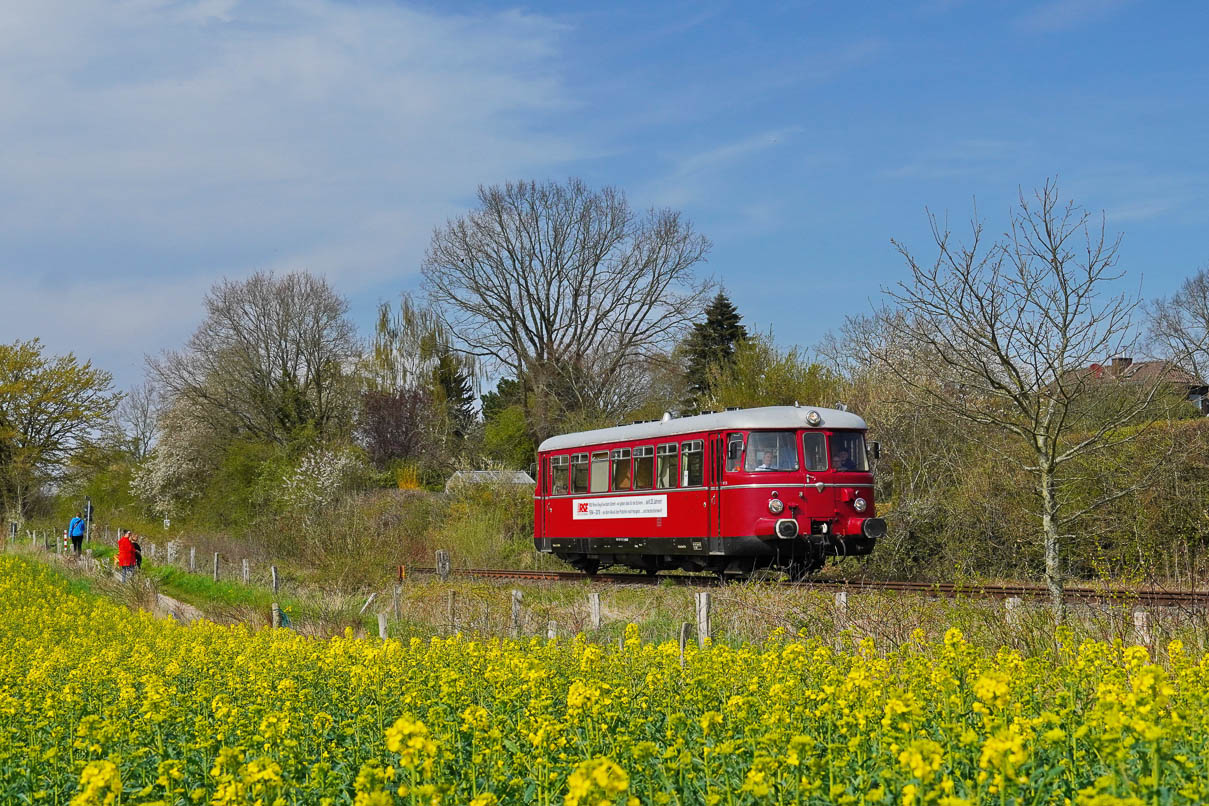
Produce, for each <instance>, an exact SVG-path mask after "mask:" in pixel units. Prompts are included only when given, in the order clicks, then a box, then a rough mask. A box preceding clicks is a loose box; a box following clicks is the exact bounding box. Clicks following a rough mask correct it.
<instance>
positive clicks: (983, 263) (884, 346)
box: [865, 181, 1161, 613]
mask: <svg viewBox="0 0 1209 806" xmlns="http://www.w3.org/2000/svg"><path fill="white" fill-rule="evenodd" d="M929 221H930V222H931V227H932V235H933V238H934V240H935V243H936V247H937V250H938V255H937V258H936V260H935V261H934V262H932V263H931V264H922V263H920V262H919V261H917V260H916V259H915V257H914V256H913V255H912V254H911V253H910V252H909V251H908V250H907V248H906V247H905V246H903V245H902V244H901V243H899V242H897V241H894V242H893V243H894V245H895V247H896V248H897V249H898V251H899V252H900V253H901V254H902V256H903V257H904V258H905V259H906V261H907V265H908V267H909V269H910V279H909V280H908V281H907V282H903V283H900V284H899V285H898V286H897V287H895V288H891V289H888V290H887V294H888V296H889V297H890V298H891V300H892V301H893V305H895V306H896V309H895V308H889V309H885V310H883V311H882V312H881V316H883V317H886V318H893V317H897V319H896V321H895V322H894V325H895V327H896V328H897V329H898V332H899V335H900V336H902V337H904V338H905V343H907V344H911V345H913V350H912V352H913V353H915V356H914V357H915V358H916V360H923V361H925V362H927V365H926V366H924V367H920V366H918V365H916V364H915V363H914V362H911V363H909V364H904V363H903V362H902V359H903V354H902V350H901V349H899V348H897V347H895V346H894V345H892V344H890V343H887V342H885V341H876V340H875V341H871V342H870V343H868V344H866V345H865V347H866V349H867V350H868V351H869V354H870V355H871V356H873V357H874V359H875V360H876V361H878V362H879V363H880V364H881V365H882V366H883V367H884V368H885V369H887V370H889V371H890V372H892V373H893V374H894V375H895V376H896V377H897V378H899V379H900V380H901V382H902V383H903V384H904V385H905V386H906V387H907V388H908V389H910V390H911V391H912V393H913V394H914V396H915V398H916V400H917V401H918V402H919V403H921V404H922V405H927V406H931V407H934V408H935V409H937V410H939V411H940V412H942V413H944V414H945V415H947V416H951V417H955V418H957V419H959V420H960V421H962V422H965V423H967V424H969V425H970V426H971V429H970V430H971V432H972V433H973V434H975V436H976V438H977V435H978V434H985V435H988V437H990V435H995V434H996V432H998V435H1006V436H1007V437H1008V439H1007V440H1006V442H1005V441H1004V440H1002V439H999V438H997V437H996V438H985V439H983V440H982V443H983V445H984V447H986V448H989V449H990V450H995V451H997V452H999V453H1000V458H1001V460H1002V461H1007V462H1014V463H1016V464H1017V465H1018V466H1019V467H1020V468H1021V469H1023V470H1024V471H1025V472H1026V473H1027V474H1028V476H1029V477H1030V478H1031V479H1032V481H1033V484H1034V493H1035V499H1036V502H1037V508H1036V513H1037V515H1038V516H1039V520H1040V524H1039V526H1040V530H1039V532H1040V534H1039V538H1040V541H1041V542H1042V544H1043V550H1044V561H1045V574H1044V576H1045V582H1046V585H1047V587H1048V588H1049V591H1050V594H1051V597H1052V601H1053V605H1054V607H1055V609H1056V610H1057V611H1058V612H1059V613H1061V612H1062V609H1063V606H1064V603H1063V585H1064V578H1063V572H1062V566H1061V556H1062V555H1061V544H1062V539H1063V538H1062V534H1063V529H1064V528H1066V527H1068V526H1070V525H1071V524H1072V523H1073V522H1074V521H1076V520H1077V519H1078V518H1080V517H1082V516H1083V515H1085V514H1087V513H1088V512H1090V511H1091V510H1093V509H1095V508H1097V507H1100V506H1102V505H1104V504H1106V503H1108V502H1109V501H1112V500H1115V499H1116V498H1119V497H1121V496H1122V495H1124V494H1126V492H1127V491H1126V490H1121V489H1118V490H1113V491H1105V492H1102V493H1100V494H1097V495H1096V496H1095V497H1094V498H1092V499H1091V500H1087V499H1086V498H1083V499H1078V500H1076V499H1075V498H1074V497H1073V495H1070V494H1068V491H1067V488H1066V487H1065V485H1064V482H1065V481H1066V479H1064V476H1063V471H1064V469H1065V468H1066V467H1067V465H1068V464H1069V463H1071V462H1072V460H1074V459H1076V458H1078V457H1083V456H1086V455H1088V454H1091V453H1093V452H1096V451H1102V450H1104V449H1106V448H1108V447H1110V446H1113V445H1118V444H1120V443H1121V442H1123V441H1126V440H1129V439H1133V438H1134V437H1136V435H1137V434H1138V433H1139V430H1138V429H1136V428H1135V429H1125V428H1123V427H1124V426H1126V425H1130V424H1133V423H1137V422H1138V421H1139V419H1140V418H1142V419H1143V420H1144V418H1145V414H1146V410H1147V408H1148V407H1149V406H1150V405H1151V402H1152V400H1153V398H1154V395H1155V393H1156V390H1157V388H1158V385H1159V382H1160V379H1161V375H1160V376H1155V377H1151V378H1148V379H1147V380H1146V381H1145V382H1141V381H1136V382H1127V381H1126V379H1125V378H1124V377H1123V376H1122V377H1116V376H1115V374H1114V373H1113V371H1112V369H1111V368H1105V367H1101V366H1100V365H1099V364H1097V363H1096V362H1098V361H1104V360H1105V359H1106V358H1109V357H1114V356H1123V355H1128V354H1130V353H1131V352H1132V350H1133V347H1134V344H1135V340H1136V330H1135V328H1134V323H1133V315H1134V312H1135V310H1136V308H1137V306H1138V304H1139V299H1138V298H1137V297H1136V296H1134V295H1131V294H1129V293H1117V292H1114V290H1113V284H1114V282H1115V281H1117V280H1119V279H1120V278H1121V277H1122V276H1123V272H1122V271H1120V270H1119V269H1117V253H1118V245H1119V243H1120V238H1119V237H1118V238H1116V239H1112V240H1109V239H1107V238H1106V237H1105V232H1104V225H1103V221H1101V222H1100V223H1099V226H1098V227H1093V226H1092V224H1093V222H1092V219H1091V216H1090V215H1089V213H1087V212H1086V211H1085V210H1083V209H1082V208H1079V207H1077V206H1075V205H1074V204H1073V203H1066V204H1063V203H1061V202H1060V201H1059V197H1058V191H1057V187H1056V185H1055V184H1054V183H1052V182H1048V181H1047V182H1046V184H1045V185H1044V187H1043V188H1042V189H1041V190H1040V191H1037V192H1036V193H1035V194H1034V197H1033V198H1031V199H1030V198H1028V197H1026V196H1025V195H1024V193H1023V192H1022V193H1021V194H1020V197H1019V206H1018V207H1017V208H1015V209H1014V210H1013V212H1012V215H1011V228H1010V231H1009V232H1008V233H1007V234H1006V235H1005V236H1004V237H1003V239H1001V240H1000V241H997V242H994V243H992V244H989V245H987V244H984V242H983V235H982V225H981V224H980V223H979V222H978V221H977V220H975V221H974V223H973V224H972V236H971V239H970V241H969V242H968V243H965V244H958V243H955V242H954V239H953V238H952V237H951V234H950V232H949V230H948V228H947V227H946V226H944V225H943V224H941V223H940V222H939V221H938V220H937V219H936V217H935V216H933V215H931V214H929ZM895 342H896V343H897V344H902V343H904V342H903V340H901V339H898V340H895ZM1003 446H1007V448H1008V449H1006V450H1004V449H1003Z"/></svg>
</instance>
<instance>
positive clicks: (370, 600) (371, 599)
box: [357, 593, 378, 616]
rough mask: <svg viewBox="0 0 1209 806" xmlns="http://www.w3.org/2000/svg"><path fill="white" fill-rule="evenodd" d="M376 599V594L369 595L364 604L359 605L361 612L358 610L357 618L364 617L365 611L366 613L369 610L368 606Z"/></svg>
mask: <svg viewBox="0 0 1209 806" xmlns="http://www.w3.org/2000/svg"><path fill="white" fill-rule="evenodd" d="M377 598H378V594H377V593H371V594H370V595H369V598H368V599H366V600H365V604H363V605H361V610H360V612H358V613H357V615H358V616H364V615H365V611H366V610H369V606H370V605H371V604H373V603H374V599H377Z"/></svg>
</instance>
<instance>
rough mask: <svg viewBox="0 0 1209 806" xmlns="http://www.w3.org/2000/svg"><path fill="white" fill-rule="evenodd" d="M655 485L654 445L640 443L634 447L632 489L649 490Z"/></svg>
mask: <svg viewBox="0 0 1209 806" xmlns="http://www.w3.org/2000/svg"><path fill="white" fill-rule="evenodd" d="M654 486H655V446H654V445H641V446H639V447H637V448H635V449H634V489H635V490H649V489H651V488H652V487H654Z"/></svg>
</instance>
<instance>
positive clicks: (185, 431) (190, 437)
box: [130, 403, 217, 518]
mask: <svg viewBox="0 0 1209 806" xmlns="http://www.w3.org/2000/svg"><path fill="white" fill-rule="evenodd" d="M187 408H188V407H187V406H185V405H183V404H179V403H178V404H177V405H176V406H174V407H173V408H171V409H170V410H169V411H168V412H167V413H166V414H165V415H164V417H163V419H162V420H161V422H160V423H159V429H158V430H159V434H158V439H157V441H156V444H155V449H154V450H152V452H151V454H150V456H148V457H147V460H146V461H145V462H143V464H142V465H140V466H139V467H138V468H137V469H136V470H135V472H134V476H133V478H131V480H130V492H131V493H133V494H134V495H135V497H137V498H138V499H139V500H141V501H143V502H144V503H145V504H146V505H147V506H149V507H150V508H151V510H152V511H153V512H155V514H157V515H159V516H160V517H163V518H170V517H173V516H174V515H177V514H179V513H180V511H181V509H182V508H183V507H184V506H185V505H186V504H188V503H189V502H190V501H192V500H193V499H195V498H197V496H198V495H200V493H201V490H202V488H203V486H204V484H205V481H206V478H207V477H208V476H209V475H210V473H212V472H213V470H214V467H215V464H216V462H217V452H216V449H215V446H216V443H215V440H214V433H213V431H212V430H211V429H210V428H209V427H208V426H206V425H205V423H204V420H203V419H202V418H201V417H197V416H191V413H190V412H189V411H187V410H186V409H187Z"/></svg>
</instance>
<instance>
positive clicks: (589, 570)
mask: <svg viewBox="0 0 1209 806" xmlns="http://www.w3.org/2000/svg"><path fill="white" fill-rule="evenodd" d="M579 570H580V571H583V572H584V573H585V574H587V575H588V576H590V577H594V576H596V572H597V571H599V570H600V560H596V559H592V560H584V561H583V562H582V563H581V564H580V566H579Z"/></svg>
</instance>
